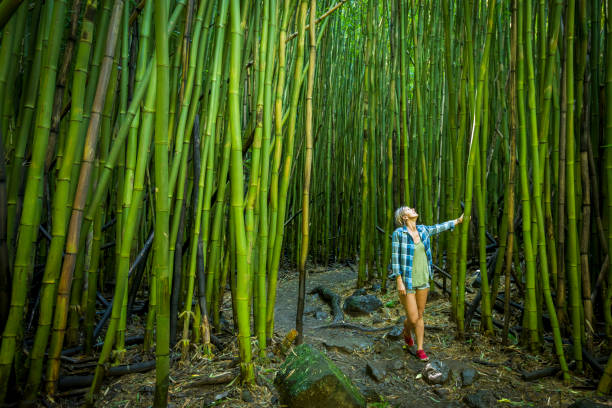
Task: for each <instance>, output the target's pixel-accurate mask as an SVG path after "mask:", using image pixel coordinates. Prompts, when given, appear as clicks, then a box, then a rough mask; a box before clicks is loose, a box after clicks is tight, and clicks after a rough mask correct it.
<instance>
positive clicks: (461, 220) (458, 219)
mask: <svg viewBox="0 0 612 408" xmlns="http://www.w3.org/2000/svg"><path fill="white" fill-rule="evenodd" d="M462 222H463V214H461V216H460V217H459V218H457V219H456V220H455V225H457V224H461V223H462Z"/></svg>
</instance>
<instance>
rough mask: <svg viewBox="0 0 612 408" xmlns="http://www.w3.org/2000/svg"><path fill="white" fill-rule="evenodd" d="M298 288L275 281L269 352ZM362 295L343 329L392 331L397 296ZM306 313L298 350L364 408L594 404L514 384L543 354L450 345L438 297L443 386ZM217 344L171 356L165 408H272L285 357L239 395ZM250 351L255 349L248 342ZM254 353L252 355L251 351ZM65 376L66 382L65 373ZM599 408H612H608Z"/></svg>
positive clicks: (348, 289)
mask: <svg viewBox="0 0 612 408" xmlns="http://www.w3.org/2000/svg"><path fill="white" fill-rule="evenodd" d="M352 269H354V268H349V267H347V266H344V265H337V266H335V267H329V268H325V269H320V270H315V271H313V273H310V274H309V276H308V281H307V292H308V291H310V290H311V289H312V288H314V287H315V286H318V285H325V286H326V287H327V288H329V289H331V290H333V291H334V292H335V293H337V294H339V295H340V296H341V297H342V299H343V300H344V299H345V298H346V297H348V296H350V295H351V294H352V293H353V291H354V288H355V284H356V278H357V276H356V273H355V272H353V270H352ZM297 286H298V285H297V273H296V272H295V271H289V272H287V271H283V273H282V274H281V277H280V279H279V286H278V297H277V306H276V327H275V338H274V341H275V342H276V343H278V342H279V341H280V340H282V338H283V337H284V336H285V335H286V333H287V332H288V331H289V330H291V329H293V328H294V326H295V310H296V304H297ZM367 292H368V293H369V294H374V295H376V296H377V297H378V298H379V299H380V300H381V301H382V302H383V304H384V306H383V307H382V308H381V309H379V310H378V311H376V312H374V313H372V314H371V315H368V316H361V317H352V316H349V315H345V321H346V322H350V323H352V324H359V325H362V326H374V327H383V326H389V325H393V324H396V323H397V321H398V318H400V317H401V310H400V306H399V304H398V301H397V296H396V293H395V292H394V291H393V293H391V292H390V293H388V294H385V295H383V294H381V293H380V292H379V291H375V290H372V288H369V289H368V290H367ZM305 306H306V308H305V309H306V310H305V312H306V313H305V317H304V325H305V330H304V331H305V342H307V343H309V344H311V345H313V346H314V347H315V348H317V349H319V350H321V351H322V352H324V353H325V354H326V355H327V356H328V357H329V358H330V359H331V360H332V361H334V362H335V363H336V364H337V365H338V367H339V368H340V369H341V370H342V371H343V372H344V373H345V374H346V375H347V376H348V377H349V378H350V379H351V380H352V381H353V382H354V383H355V385H356V386H357V387H358V388H359V389H361V391H362V393H363V394H364V396H365V397H366V398H367V400H368V406H369V407H392V406H393V407H416V408H431V407H466V406H480V407H490V406H501V407H504V406H507V407H514V406H531V407H545V406H551V407H567V406H569V405H570V404H571V403H573V402H574V401H576V400H578V399H581V398H592V399H595V397H594V396H593V391H591V390H592V389H593V383H590V382H589V380H586V379H585V378H584V377H573V378H572V384H573V386H574V388H569V387H565V386H564V385H563V383H562V382H561V381H560V380H558V379H557V378H554V377H552V378H545V379H541V380H538V381H537V382H534V383H527V382H524V381H522V380H521V378H520V372H521V370H526V371H532V370H535V369H539V368H542V367H547V366H549V365H551V364H553V363H554V361H555V359H554V356H553V355H552V354H551V351H550V350H549V349H548V350H545V351H544V353H543V354H541V355H539V356H535V355H531V354H527V353H525V352H524V351H522V350H521V349H520V348H518V347H517V346H509V347H502V346H501V344H499V342H498V341H497V340H496V339H488V338H484V337H482V336H480V335H479V334H478V332H477V330H475V329H470V330H469V332H470V333H472V334H471V335H470V336H469V337H468V338H467V339H466V340H465V341H463V342H459V341H456V340H455V339H454V329H453V327H452V326H451V325H450V324H449V303H448V300H447V299H446V298H445V297H441V296H439V295H438V296H431V297H430V299H429V301H428V304H427V308H426V313H425V324H426V325H431V326H434V327H437V328H438V329H439V330H429V331H426V337H425V350H426V351H427V353H428V355H429V356H430V359H431V360H435V359H437V360H442V361H443V362H445V363H446V364H447V365H448V366H449V367H450V368H451V370H452V372H453V373H454V374H452V375H451V378H450V379H449V381H448V382H447V383H446V384H445V385H444V386H440V385H429V384H427V383H426V382H425V381H424V380H423V379H422V378H421V376H420V373H421V371H422V369H423V367H424V363H422V362H420V361H418V360H417V359H416V357H414V356H413V355H412V354H411V353H410V352H409V350H406V349H405V348H403V347H402V346H403V340H402V339H397V338H391V336H389V335H388V333H387V332H386V331H382V332H376V333H364V332H360V331H355V330H348V329H337V328H335V329H317V328H318V327H319V326H322V325H326V324H329V323H330V322H331V320H332V317H331V316H330V313H331V310H330V307H329V306H328V305H327V304H326V303H325V302H323V301H322V300H321V299H320V298H319V296H318V295H307V297H306V305H305ZM222 309H223V311H224V316H225V317H226V318H229V317H231V300H230V298H229V294H228V295H227V296H226V298H225V301H224V305H223V308H222ZM229 327H231V322H229ZM141 329H142V325H141V324H140V325H139V324H138V321H135V322H132V323H131V324H130V326H129V330H130V331H132V332H133V334H138V333H139V331H141ZM220 337H221V338H222V340H223V341H226V342H228V343H227V346H226V348H225V349H224V350H222V351H218V350H217V351H215V352H216V355H215V357H214V358H213V359H207V358H205V357H204V356H203V355H202V354H201V351H200V350H199V349H198V348H197V347H192V353H191V354H190V358H189V360H187V361H180V360H179V358H180V355H179V353H178V352H176V351H175V352H174V353H173V358H174V360H173V363H172V366H171V373H170V388H169V406H170V407H171V408H179V407H180V408H183V407H209V406H215V407H280V406H281V405H280V404H279V401H278V394H277V392H276V389H275V387H274V385H273V381H274V377H275V375H276V370H277V369H278V367H279V365H280V364H281V363H282V362H283V360H284V357H283V356H282V355H275V354H273V353H272V352H268V358H269V361H268V362H266V363H265V364H263V365H262V364H258V365H257V367H256V368H257V384H255V385H253V386H251V387H249V388H246V387H243V386H241V385H240V383H239V377H238V367H237V365H238V350H237V347H236V342H235V336H234V335H233V334H231V333H225V334H221V336H220ZM253 345H254V346H255V345H256V340H255V339H254V338H253ZM271 349H274V347H271ZM253 351H254V352H255V351H256V347H253ZM126 358H127V361H128V362H130V363H135V362H138V361H142V360H147V359H151V358H154V356H153V355H149V356H147V355H144V354H143V353H142V350H141V346H139V345H135V346H130V347H128V351H127V355H126ZM90 359H91V361H95V360H94V359H93V358H90ZM474 359H479V360H483V361H487V362H489V363H491V364H494V365H495V366H484V365H481V364H476V363H474V362H473V360H474ZM83 361H84V362H86V361H87V360H86V359H85V360H83ZM368 363H370V364H371V365H372V366H373V367H374V368H376V369H377V370H378V371H379V374H380V376H379V380H375V379H374V378H372V377H371V376H370V375H368V374H367V373H366V366H367V365H368ZM85 364H87V363H85ZM466 368H473V369H475V370H476V371H477V377H476V380H475V382H474V384H473V385H469V386H465V387H464V386H462V380H461V376H460V373H461V371H462V370H464V369H466ZM64 370H66V368H64ZM64 374H70V373H69V372H68V373H66V371H64ZM216 376H225V377H226V378H229V379H228V380H225V381H224V382H223V383H222V384H216V385H201V381H202V379H203V378H208V377H216ZM230 380H231V381H230ZM199 382H200V383H199ZM154 389H155V371H154V370H152V371H149V372H147V373H140V374H131V375H125V376H122V377H114V378H108V379H106V380H105V381H104V384H103V386H102V387H101V391H100V393H99V399H98V401H97V404H96V406H100V407H117V408H119V407H122V408H125V407H150V406H151V405H152V402H153V393H154ZM73 392H74V391H69V392H68V394H64V395H63V396H62V397H58V398H56V400H55V401H44V405H41V406H61V407H74V406H79V405H80V403H81V402H82V401H83V400H82V392H76V393H74V395H70V394H71V393H73ZM467 399H471V400H473V401H474V403H472V404H466V402H465V401H467ZM600 402H601V401H600ZM606 403H607V404H610V401H608V402H606ZM313 408H316V407H313Z"/></svg>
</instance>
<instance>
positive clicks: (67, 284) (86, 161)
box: [46, 0, 123, 394]
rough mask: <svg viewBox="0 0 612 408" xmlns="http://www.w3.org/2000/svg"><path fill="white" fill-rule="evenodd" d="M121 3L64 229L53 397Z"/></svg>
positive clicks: (50, 379)
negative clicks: (63, 255)
mask: <svg viewBox="0 0 612 408" xmlns="http://www.w3.org/2000/svg"><path fill="white" fill-rule="evenodd" d="M122 8H123V1H122V0H118V1H116V2H115V4H114V7H113V12H112V15H111V22H110V25H109V31H108V38H107V44H106V50H105V56H104V59H103V60H102V66H101V68H100V78H99V80H98V85H97V89H96V97H95V98H94V104H93V106H92V110H91V118H90V122H89V126H88V129H87V137H86V139H85V149H84V150H83V159H82V165H81V170H80V174H79V183H78V187H77V190H76V194H75V198H74V204H73V206H72V214H71V216H70V223H69V226H68V236H67V238H66V250H65V252H66V253H65V257H64V263H63V265H62V272H61V275H60V281H59V286H58V290H57V301H56V307H55V312H54V317H53V330H52V336H51V345H50V351H49V363H48V366H47V378H46V384H47V386H46V387H47V392H49V393H50V394H54V393H55V390H56V384H57V380H58V378H59V365H60V359H59V357H60V354H61V350H62V346H63V342H64V335H65V332H66V321H67V317H68V308H67V304H68V300H69V296H70V288H71V285H72V278H73V273H74V269H75V263H76V257H77V255H78V242H79V235H80V233H81V230H80V225H81V220H82V217H83V213H84V209H85V208H84V207H85V203H86V201H87V196H88V193H89V185H90V177H91V171H92V168H93V162H94V158H95V152H96V145H97V142H98V136H99V130H100V119H101V114H102V108H103V106H104V102H105V98H106V93H107V92H106V91H107V87H108V83H109V80H110V74H111V70H112V65H113V58H114V53H115V48H116V47H115V45H116V43H117V37H118V31H119V24H120V21H121V13H122V11H123V10H122Z"/></svg>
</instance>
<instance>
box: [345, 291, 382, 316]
mask: <svg viewBox="0 0 612 408" xmlns="http://www.w3.org/2000/svg"><path fill="white" fill-rule="evenodd" d="M382 305H383V304H382V302H381V301H380V299H378V298H377V297H376V296H374V295H352V296H349V297H347V298H346V300H345V301H344V306H343V308H344V311H345V312H347V313H357V314H363V313H370V312H373V311H375V310H378V309H380V308H381V307H382Z"/></svg>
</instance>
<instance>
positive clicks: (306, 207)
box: [295, 0, 365, 344]
mask: <svg viewBox="0 0 612 408" xmlns="http://www.w3.org/2000/svg"><path fill="white" fill-rule="evenodd" d="M307 6H308V2H307V0H302V2H301V4H300V12H301V14H303V20H304V21H302V19H301V18H300V24H303V23H305V20H306V7H307ZM315 16H316V0H310V30H309V34H310V35H309V44H310V53H309V58H308V87H307V91H306V135H305V137H306V150H305V151H304V184H303V187H302V188H303V190H302V230H301V231H302V245H301V247H300V262H299V264H298V273H299V275H300V278H299V288H298V305H297V312H296V324H295V325H296V329H297V331H298V336H297V339H296V342H297V344H301V343H302V342H303V341H304V330H303V316H304V297H305V294H306V258H307V256H308V243H309V221H310V218H309V211H310V178H311V173H312V150H313V140H312V139H313V137H312V94H313V92H314V75H315V58H316V36H315ZM364 170H365V169H364Z"/></svg>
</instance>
